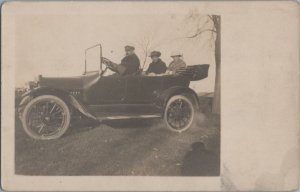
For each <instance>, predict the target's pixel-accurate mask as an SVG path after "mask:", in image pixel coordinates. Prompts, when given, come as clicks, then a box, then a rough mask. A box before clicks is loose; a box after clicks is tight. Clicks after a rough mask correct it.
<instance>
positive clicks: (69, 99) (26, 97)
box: [18, 87, 96, 120]
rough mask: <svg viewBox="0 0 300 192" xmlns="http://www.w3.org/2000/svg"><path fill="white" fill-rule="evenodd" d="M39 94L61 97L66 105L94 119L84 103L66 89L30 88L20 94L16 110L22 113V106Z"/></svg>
mask: <svg viewBox="0 0 300 192" xmlns="http://www.w3.org/2000/svg"><path fill="white" fill-rule="evenodd" d="M41 95H54V96H57V97H59V98H60V99H62V100H63V101H64V102H66V103H67V105H69V106H72V107H73V108H74V109H76V110H78V111H79V112H80V113H82V114H83V115H85V116H86V117H88V118H92V119H94V120H96V117H95V116H93V115H92V114H91V113H89V112H88V110H87V109H86V107H85V106H84V104H82V103H81V102H80V101H79V100H78V99H76V98H75V97H74V96H73V95H70V94H69V93H68V92H67V91H64V90H60V89H54V88H47V87H38V88H35V89H32V90H30V91H28V92H26V93H24V94H23V95H22V97H23V98H22V100H21V103H20V104H19V108H18V112H19V113H22V111H23V109H24V107H25V106H26V105H27V104H28V103H29V102H30V100H31V99H32V98H35V97H38V96H41Z"/></svg>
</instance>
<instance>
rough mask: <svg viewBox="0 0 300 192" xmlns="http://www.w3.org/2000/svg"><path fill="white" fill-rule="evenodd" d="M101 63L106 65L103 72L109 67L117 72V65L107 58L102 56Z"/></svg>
mask: <svg viewBox="0 0 300 192" xmlns="http://www.w3.org/2000/svg"><path fill="white" fill-rule="evenodd" d="M102 63H103V64H104V65H105V66H106V68H105V69H104V70H103V72H106V70H107V69H110V70H111V71H113V72H116V73H119V71H118V70H117V65H116V64H113V63H112V62H111V61H110V60H109V59H107V58H105V57H103V58H102Z"/></svg>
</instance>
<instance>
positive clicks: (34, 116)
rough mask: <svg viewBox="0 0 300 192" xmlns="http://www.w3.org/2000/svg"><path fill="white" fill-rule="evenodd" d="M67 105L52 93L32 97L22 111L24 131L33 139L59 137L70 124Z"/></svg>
mask: <svg viewBox="0 0 300 192" xmlns="http://www.w3.org/2000/svg"><path fill="white" fill-rule="evenodd" d="M70 119H71V114H70V110H69V108H68V105H67V104H66V103H65V102H64V101H63V100H62V99H60V98H58V97H56V96H53V95H43V96H38V97H36V98H34V99H32V100H31V101H30V102H29V103H28V104H27V105H26V107H25V108H24V111H23V113H22V124H23V128H24V130H25V132H26V133H27V134H28V135H29V136H30V137H31V138H34V139H40V140H48V139H57V138H59V137H61V136H62V135H63V134H64V133H65V132H66V131H67V129H68V127H69V126H70Z"/></svg>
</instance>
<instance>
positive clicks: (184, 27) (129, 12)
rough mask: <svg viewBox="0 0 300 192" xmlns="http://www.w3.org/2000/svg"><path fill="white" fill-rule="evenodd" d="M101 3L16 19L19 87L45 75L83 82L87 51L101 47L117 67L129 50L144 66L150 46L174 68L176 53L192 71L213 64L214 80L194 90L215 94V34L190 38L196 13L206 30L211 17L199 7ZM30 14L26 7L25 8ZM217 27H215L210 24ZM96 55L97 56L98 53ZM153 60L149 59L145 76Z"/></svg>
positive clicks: (92, 61)
mask: <svg viewBox="0 0 300 192" xmlns="http://www.w3.org/2000/svg"><path fill="white" fill-rule="evenodd" d="M103 4H104V2H102V3H95V6H93V8H91V7H89V9H86V8H85V7H84V6H81V7H77V6H76V4H75V5H72V6H69V7H68V8H67V10H66V9H65V8H66V7H64V5H62V6H61V7H59V8H57V7H55V8H51V6H47V7H46V6H44V5H43V4H41V5H38V7H36V9H31V11H30V12H29V11H24V12H22V13H20V14H18V15H17V17H15V18H16V19H15V23H16V33H15V34H14V36H13V38H15V39H16V52H17V53H16V55H17V58H16V62H17V64H16V86H23V85H24V84H25V83H26V82H27V81H30V80H33V79H34V78H35V77H37V76H38V75H39V74H42V75H43V76H60V77H61V76H77V75H81V74H82V73H83V71H84V50H85V48H87V47H90V46H92V45H94V44H97V43H101V44H102V47H103V56H104V57H106V58H109V59H111V60H112V61H114V62H116V63H120V60H121V59H122V57H123V56H124V46H125V45H127V44H130V45H133V46H135V47H136V53H137V55H138V57H139V58H140V60H141V63H142V64H143V62H144V59H145V54H144V52H143V48H145V45H146V42H148V41H149V45H150V46H149V51H153V50H157V51H160V52H161V53H162V56H161V58H162V60H163V61H165V62H166V63H167V65H168V64H169V63H170V62H171V60H172V59H171V57H170V54H171V52H173V51H180V52H182V53H183V59H184V60H185V61H186V63H187V65H195V64H210V70H209V77H208V78H207V79H205V80H201V81H197V82H192V84H191V85H190V87H192V88H193V89H195V90H196V91H197V92H212V91H213V89H214V79H215V64H214V47H213V39H211V34H210V33H203V34H202V35H201V36H200V37H197V38H193V39H189V38H186V37H187V36H190V35H191V34H193V33H194V32H195V30H196V27H197V22H198V20H192V19H190V20H188V19H187V16H188V15H189V13H191V11H194V12H197V13H198V12H199V18H200V17H201V18H203V19H202V20H201V22H200V25H204V22H205V21H206V16H205V15H201V11H197V8H195V7H189V6H188V5H187V6H186V7H184V8H182V9H177V8H176V9H175V8H172V7H170V6H161V7H160V9H156V8H155V7H153V8H152V7H151V6H150V5H152V4H148V5H147V6H136V7H134V6H132V5H126V6H119V5H117V4H115V3H111V4H105V5H103ZM24 10H26V7H25V8H24ZM206 26H207V27H211V23H209V22H208V23H206ZM93 51H95V50H92V51H91V52H93ZM88 56H89V57H88V64H89V67H90V66H92V64H96V61H97V60H96V59H95V58H96V56H97V55H96V54H89V55H88ZM149 63H150V59H149V58H146V62H145V67H144V70H146V69H147V67H148V64H149Z"/></svg>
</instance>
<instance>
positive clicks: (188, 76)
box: [18, 44, 209, 140]
mask: <svg viewBox="0 0 300 192" xmlns="http://www.w3.org/2000/svg"><path fill="white" fill-rule="evenodd" d="M91 49H99V52H98V53H99V58H100V59H99V60H100V62H99V69H98V70H97V71H88V70H87V62H85V71H84V73H83V75H81V76H76V77H63V78H62V77H43V76H41V75H39V77H38V80H37V81H36V82H34V86H31V89H30V90H29V91H27V92H26V93H24V94H23V96H22V101H21V102H20V104H19V108H18V111H19V116H20V119H21V121H22V124H23V128H24V130H25V131H26V133H27V134H28V135H29V136H30V137H32V138H34V139H43V140H45V139H56V138H59V137H61V136H62V135H63V134H64V133H65V132H66V131H67V129H68V128H69V126H70V123H71V121H72V119H73V118H75V117H78V115H80V116H84V117H87V118H90V119H93V120H95V121H100V122H105V121H107V120H116V119H139V118H161V119H162V120H163V121H164V124H165V126H166V128H168V129H169V130H171V131H174V132H183V131H185V130H187V129H189V128H190V127H191V126H192V124H193V122H194V120H195V113H196V112H197V111H198V110H199V102H198V97H197V94H196V93H195V92H194V91H193V90H192V89H190V88H189V84H190V81H198V80H201V79H204V78H206V77H207V75H208V68H209V65H208V64H202V65H193V66H187V67H186V68H184V69H181V70H178V71H176V73H175V74H163V75H158V76H150V75H146V74H143V73H137V74H134V75H126V76H122V75H118V74H117V73H115V74H112V75H108V74H109V73H108V69H110V70H111V71H116V70H115V69H114V68H113V67H112V66H110V65H108V64H107V63H106V62H103V57H102V46H101V44H97V45H95V46H92V47H90V48H88V49H86V50H85V53H87V52H88V51H89V50H91ZM86 55H87V54H85V56H86ZM141 71H142V70H141ZM31 85H32V83H31Z"/></svg>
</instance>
